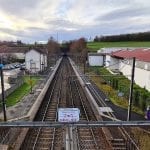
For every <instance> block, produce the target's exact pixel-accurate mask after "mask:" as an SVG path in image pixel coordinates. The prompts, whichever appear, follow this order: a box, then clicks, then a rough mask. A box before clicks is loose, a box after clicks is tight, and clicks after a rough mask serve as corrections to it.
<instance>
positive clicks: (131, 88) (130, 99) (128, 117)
mask: <svg viewBox="0 0 150 150" xmlns="http://www.w3.org/2000/svg"><path fill="white" fill-rule="evenodd" d="M134 72H135V57H133V62H132V75H131V83H130V95H129V104H128V116H127V121H130V119H131V110H132V97H133V84H134Z"/></svg>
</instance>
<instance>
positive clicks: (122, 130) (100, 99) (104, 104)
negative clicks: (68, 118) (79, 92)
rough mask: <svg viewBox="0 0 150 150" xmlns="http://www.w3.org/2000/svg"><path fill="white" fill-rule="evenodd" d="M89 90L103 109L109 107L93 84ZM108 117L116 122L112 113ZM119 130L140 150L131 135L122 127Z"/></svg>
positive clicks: (86, 80)
mask: <svg viewBox="0 0 150 150" xmlns="http://www.w3.org/2000/svg"><path fill="white" fill-rule="evenodd" d="M82 79H83V80H84V82H89V81H88V79H87V78H85V77H83V78H82ZM86 86H87V87H88V88H89V90H90V91H91V92H92V93H93V94H94V96H95V97H96V101H97V102H99V103H100V104H101V105H102V106H103V107H105V106H107V105H106V103H105V102H104V100H103V99H102V97H101V96H100V95H99V94H98V93H97V91H96V90H95V88H94V87H93V86H92V84H90V85H88V84H87V85H86ZM108 115H109V116H110V117H112V118H114V120H116V119H117V118H116V116H115V115H114V114H113V113H112V112H108ZM118 129H119V130H120V132H121V133H122V135H123V137H124V138H128V139H129V140H130V141H131V142H132V143H133V145H134V146H135V147H136V149H139V148H138V146H137V144H136V143H135V141H134V140H133V139H132V137H131V136H130V135H129V133H128V132H127V131H126V130H125V129H124V128H122V127H118Z"/></svg>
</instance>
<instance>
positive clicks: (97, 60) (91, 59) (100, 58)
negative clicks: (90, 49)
mask: <svg viewBox="0 0 150 150" xmlns="http://www.w3.org/2000/svg"><path fill="white" fill-rule="evenodd" d="M104 59H105V57H104V54H101V53H88V63H89V66H103V65H104Z"/></svg>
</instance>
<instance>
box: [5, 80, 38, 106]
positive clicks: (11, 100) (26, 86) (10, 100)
mask: <svg viewBox="0 0 150 150" xmlns="http://www.w3.org/2000/svg"><path fill="white" fill-rule="evenodd" d="M31 80H32V86H34V85H35V84H36V83H37V81H38V80H39V77H32V78H31ZM30 90H31V85H30V78H29V77H24V83H23V84H22V85H21V86H20V87H19V88H17V89H16V90H15V91H14V92H13V93H11V94H10V95H9V96H8V97H7V98H6V106H7V107H9V106H13V105H15V104H16V103H18V102H19V101H20V100H21V98H23V96H25V95H26V94H28V93H30Z"/></svg>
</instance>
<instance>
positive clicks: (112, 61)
mask: <svg viewBox="0 0 150 150" xmlns="http://www.w3.org/2000/svg"><path fill="white" fill-rule="evenodd" d="M119 62H120V60H119V59H116V58H113V57H108V58H107V60H106V63H107V67H109V69H110V70H116V69H119Z"/></svg>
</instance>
